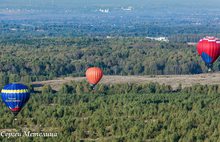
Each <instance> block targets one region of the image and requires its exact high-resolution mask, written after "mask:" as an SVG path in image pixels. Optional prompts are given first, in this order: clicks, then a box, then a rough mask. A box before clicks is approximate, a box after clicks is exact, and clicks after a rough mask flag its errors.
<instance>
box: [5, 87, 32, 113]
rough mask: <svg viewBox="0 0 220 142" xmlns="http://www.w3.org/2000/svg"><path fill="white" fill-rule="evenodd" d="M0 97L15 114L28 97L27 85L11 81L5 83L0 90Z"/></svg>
mask: <svg viewBox="0 0 220 142" xmlns="http://www.w3.org/2000/svg"><path fill="white" fill-rule="evenodd" d="M1 97H2V100H3V102H4V103H5V104H6V106H7V107H8V108H9V109H10V110H11V111H12V112H13V114H14V115H15V116H16V115H17V114H18V113H19V112H20V111H21V109H22V107H23V106H24V105H25V104H26V103H27V101H28V100H29V98H30V92H29V90H28V87H27V86H25V85H23V84H18V83H13V84H8V85H6V86H5V87H4V88H3V89H2V91H1Z"/></svg>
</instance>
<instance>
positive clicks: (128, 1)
mask: <svg viewBox="0 0 220 142" xmlns="http://www.w3.org/2000/svg"><path fill="white" fill-rule="evenodd" d="M219 4H220V1H219V0H194V1H190V0H184V1H176V0H154V1H152V0H123V1H117V0H90V1H87V0H80V1H78V0H62V1H60V0H19V1H14V0H1V1H0V8H39V9H48V8H54V9H60V8H61V9H63V8H64V9H71V8H76V7H79V8H80V7H90V6H104V7H112V6H114V7H121V6H134V7H164V6H166V7H174V8H175V7H177V8H181V7H189V8H200V7H201V8H218V5H219Z"/></svg>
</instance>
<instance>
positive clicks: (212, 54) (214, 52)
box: [197, 37, 220, 71]
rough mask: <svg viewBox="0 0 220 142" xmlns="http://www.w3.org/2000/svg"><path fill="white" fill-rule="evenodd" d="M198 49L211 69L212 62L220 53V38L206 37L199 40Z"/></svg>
mask: <svg viewBox="0 0 220 142" xmlns="http://www.w3.org/2000/svg"><path fill="white" fill-rule="evenodd" d="M197 51H198V54H199V55H200V56H201V57H202V59H203V61H204V62H205V64H206V66H207V67H208V68H209V71H211V68H212V64H213V63H214V62H215V61H216V60H217V59H218V57H219V55H220V40H219V39H218V38H215V37H205V38H203V39H201V40H200V41H199V43H198V45H197Z"/></svg>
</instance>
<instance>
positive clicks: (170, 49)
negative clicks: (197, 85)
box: [0, 37, 220, 80]
mask: <svg viewBox="0 0 220 142" xmlns="http://www.w3.org/2000/svg"><path fill="white" fill-rule="evenodd" d="M0 48H1V52H0V56H1V60H0V72H2V73H4V74H7V75H8V76H11V75H15V74H16V75H17V77H20V78H22V77H25V76H26V78H30V79H31V80H46V79H52V78H55V77H60V76H70V75H72V76H84V74H85V70H86V69H87V68H88V67H89V66H99V67H100V68H102V69H103V71H104V74H106V75H150V74H197V73H202V72H206V70H207V68H206V67H205V65H204V63H203V62H202V60H201V58H200V57H199V56H198V55H197V52H196V48H195V47H194V46H189V45H187V44H184V43H163V42H156V41H150V40H148V39H145V38H112V39H106V38H86V37H84V38H31V39H22V38H21V39H8V40H6V39H4V40H0ZM219 68H220V65H219V63H218V62H217V63H216V64H215V66H214V70H219Z"/></svg>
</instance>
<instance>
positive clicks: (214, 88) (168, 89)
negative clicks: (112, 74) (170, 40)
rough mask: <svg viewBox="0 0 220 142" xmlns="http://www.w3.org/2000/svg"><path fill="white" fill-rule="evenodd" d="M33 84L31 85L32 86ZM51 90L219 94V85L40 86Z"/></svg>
mask: <svg viewBox="0 0 220 142" xmlns="http://www.w3.org/2000/svg"><path fill="white" fill-rule="evenodd" d="M33 87H34V86H32V88H33ZM52 92H58V93H61V94H77V95H81V94H89V93H94V94H96V93H98V94H102V95H113V94H129V93H135V94H149V93H150V94H161V93H177V92H179V93H193V94H203V93H204V94H220V85H201V84H196V85H193V86H190V87H182V84H179V85H178V87H176V88H172V86H170V85H166V84H159V83H154V82H150V83H139V84H136V83H124V84H98V85H96V86H95V88H92V87H91V86H90V85H89V84H88V83H87V82H86V81H82V82H76V81H71V83H68V84H63V85H62V86H61V87H60V89H59V90H58V91H55V90H53V89H52V87H51V86H50V85H44V86H43V87H42V94H48V93H52Z"/></svg>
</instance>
